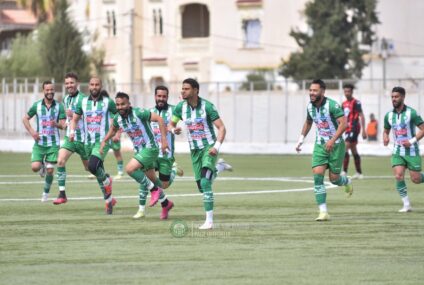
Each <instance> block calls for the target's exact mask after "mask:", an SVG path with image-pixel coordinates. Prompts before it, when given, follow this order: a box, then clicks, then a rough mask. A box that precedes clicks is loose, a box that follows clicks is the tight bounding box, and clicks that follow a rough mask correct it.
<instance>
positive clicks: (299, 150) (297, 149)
mask: <svg viewBox="0 0 424 285" xmlns="http://www.w3.org/2000/svg"><path fill="white" fill-rule="evenodd" d="M302 144H303V142H298V143H297V145H296V151H297V152H301V151H302V148H301V146H302Z"/></svg>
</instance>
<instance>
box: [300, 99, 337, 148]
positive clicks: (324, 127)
mask: <svg viewBox="0 0 424 285" xmlns="http://www.w3.org/2000/svg"><path fill="white" fill-rule="evenodd" d="M307 113H308V114H307V120H308V121H313V122H314V123H315V126H316V127H317V131H316V140H315V143H317V144H325V143H327V142H328V141H329V140H330V139H331V138H333V137H334V135H335V134H336V131H337V128H338V127H339V123H338V122H337V119H338V118H340V117H343V116H344V112H343V109H342V108H341V106H340V104H339V103H337V102H336V101H334V100H332V99H330V98H327V97H324V100H323V101H322V104H321V106H320V107H318V108H317V107H315V106H314V105H313V104H312V103H311V102H309V104H308V107H307ZM341 142H343V140H342V138H341V136H340V137H339V138H338V139H337V140H336V143H341Z"/></svg>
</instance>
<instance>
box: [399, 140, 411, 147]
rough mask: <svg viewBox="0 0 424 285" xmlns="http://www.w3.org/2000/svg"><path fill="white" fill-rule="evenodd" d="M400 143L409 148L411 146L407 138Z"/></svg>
mask: <svg viewBox="0 0 424 285" xmlns="http://www.w3.org/2000/svg"><path fill="white" fill-rule="evenodd" d="M400 144H401V145H403V146H404V147H406V148H410V147H411V146H412V144H411V143H410V142H409V140H404V141H402V142H401V143H400Z"/></svg>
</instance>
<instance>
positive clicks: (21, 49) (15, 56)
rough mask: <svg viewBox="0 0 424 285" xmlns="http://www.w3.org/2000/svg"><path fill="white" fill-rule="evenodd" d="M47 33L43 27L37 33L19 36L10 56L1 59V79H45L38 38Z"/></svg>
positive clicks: (13, 44) (14, 41)
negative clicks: (36, 77)
mask: <svg viewBox="0 0 424 285" xmlns="http://www.w3.org/2000/svg"><path fill="white" fill-rule="evenodd" d="M45 32H46V26H44V25H41V26H39V28H38V30H37V32H32V33H30V34H28V35H18V36H17V37H16V38H15V39H14V40H13V43H12V48H11V51H10V54H9V55H6V56H2V57H0V77H35V76H40V77H44V76H45V75H46V74H45V73H43V64H42V61H41V58H40V43H39V41H38V36H39V35H40V34H43V33H45ZM28 47H30V48H28Z"/></svg>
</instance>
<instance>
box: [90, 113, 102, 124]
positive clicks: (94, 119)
mask: <svg viewBox="0 0 424 285" xmlns="http://www.w3.org/2000/svg"><path fill="white" fill-rule="evenodd" d="M102 118H103V117H102V116H101V115H100V116H87V117H86V121H87V123H89V124H90V123H101V122H102Z"/></svg>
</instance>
